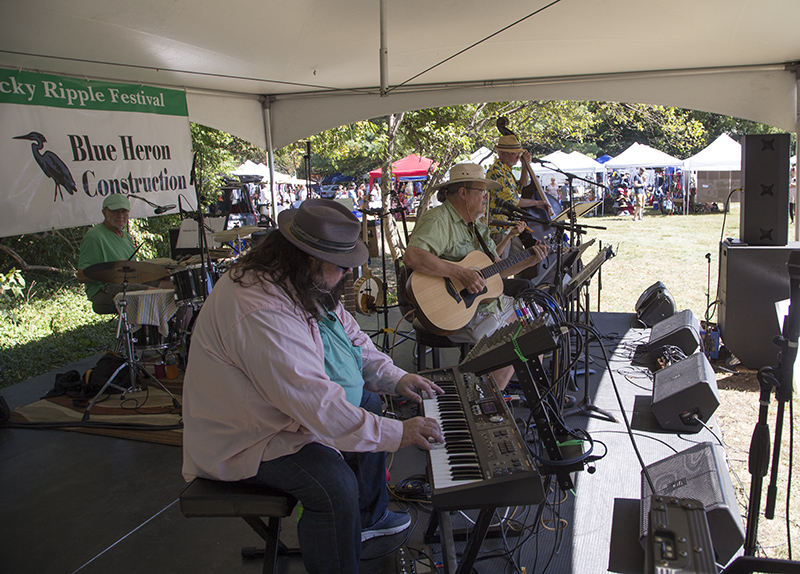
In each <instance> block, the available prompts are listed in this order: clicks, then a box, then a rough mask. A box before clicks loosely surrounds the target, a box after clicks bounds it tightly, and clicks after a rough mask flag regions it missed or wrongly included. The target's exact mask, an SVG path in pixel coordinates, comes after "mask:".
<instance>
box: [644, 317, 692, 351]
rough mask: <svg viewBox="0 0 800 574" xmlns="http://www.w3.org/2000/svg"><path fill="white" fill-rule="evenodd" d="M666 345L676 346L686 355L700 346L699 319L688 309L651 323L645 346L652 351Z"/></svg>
mask: <svg viewBox="0 0 800 574" xmlns="http://www.w3.org/2000/svg"><path fill="white" fill-rule="evenodd" d="M666 346H672V347H678V348H680V350H681V351H683V354H684V355H687V356H688V355H691V354H692V353H694V352H695V351H696V350H697V349H698V348H699V347H700V321H698V320H697V319H696V318H695V316H694V314H693V313H692V312H691V311H690V310H689V309H684V310H683V311H678V312H677V313H675V314H674V315H672V316H671V317H667V318H666V319H664V320H663V321H661V322H659V323H656V324H655V325H653V328H652V329H651V330H650V340H649V341H648V342H647V348H648V349H650V351H651V352H652V351H657V350H658V349H660V348H662V347H666Z"/></svg>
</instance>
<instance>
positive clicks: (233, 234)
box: [211, 225, 263, 242]
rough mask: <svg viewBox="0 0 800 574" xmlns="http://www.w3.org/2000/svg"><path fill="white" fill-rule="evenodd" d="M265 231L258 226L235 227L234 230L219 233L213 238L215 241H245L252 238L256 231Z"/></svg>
mask: <svg viewBox="0 0 800 574" xmlns="http://www.w3.org/2000/svg"><path fill="white" fill-rule="evenodd" d="M261 229H263V228H262V227H259V226H258V225H245V226H243V227H234V228H233V229H226V230H225V231H217V232H216V233H215V234H213V235H212V236H211V237H213V238H214V241H220V242H224V241H234V240H235V239H236V238H237V237H238V238H241V239H244V238H246V237H250V234H251V233H253V232H254V231H260V230H261Z"/></svg>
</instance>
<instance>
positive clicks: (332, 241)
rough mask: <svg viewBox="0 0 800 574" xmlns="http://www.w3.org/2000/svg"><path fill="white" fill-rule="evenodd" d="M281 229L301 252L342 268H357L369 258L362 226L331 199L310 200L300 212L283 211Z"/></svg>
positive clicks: (279, 227)
mask: <svg viewBox="0 0 800 574" xmlns="http://www.w3.org/2000/svg"><path fill="white" fill-rule="evenodd" d="M278 229H280V231H281V234H283V236H284V237H285V238H286V239H287V240H288V241H289V242H290V243H292V244H293V245H294V246H296V247H297V248H298V249H300V250H302V251H304V252H306V253H308V254H309V255H312V256H314V257H316V258H317V259H321V260H322V261H327V262H328V263H332V264H334V265H338V266H339V267H358V266H359V265H363V264H364V262H366V260H367V258H368V257H369V252H368V251H367V246H366V245H365V244H364V242H363V241H362V240H361V239H360V238H359V235H360V233H361V223H360V222H359V221H358V219H357V218H356V216H355V215H353V214H352V213H351V212H350V211H349V210H348V209H347V208H346V207H344V206H343V205H341V204H339V203H337V202H335V201H331V200H330V199H307V200H306V201H304V202H303V203H301V204H300V208H299V209H286V210H284V211H281V212H280V213H279V214H278Z"/></svg>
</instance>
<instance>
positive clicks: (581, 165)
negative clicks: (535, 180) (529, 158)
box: [533, 150, 604, 176]
mask: <svg viewBox="0 0 800 574" xmlns="http://www.w3.org/2000/svg"><path fill="white" fill-rule="evenodd" d="M541 159H543V160H546V161H545V162H544V163H534V164H533V171H534V173H536V175H539V176H550V175H551V174H552V175H557V173H558V172H556V171H555V170H553V169H551V168H552V166H553V165H554V166H555V167H557V168H558V169H560V170H561V171H565V172H567V173H582V174H585V173H600V172H602V171H604V168H603V164H602V163H600V162H597V161H595V160H593V159H592V158H590V157H589V156H587V155H584V154H582V153H581V152H579V151H573V152H570V153H564V152H563V151H561V150H558V151H554V152H553V153H551V154H549V155H547V156H545V157H543V158H541Z"/></svg>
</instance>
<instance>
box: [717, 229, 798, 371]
mask: <svg viewBox="0 0 800 574" xmlns="http://www.w3.org/2000/svg"><path fill="white" fill-rule="evenodd" d="M795 250H800V243H799V242H795V241H792V242H790V243H788V244H787V245H784V246H775V247H769V246H765V247H758V246H750V245H743V244H741V243H738V242H735V241H731V240H725V241H723V242H722V243H721V244H720V253H719V331H720V337H721V338H722V342H723V343H724V344H725V348H726V349H728V350H729V351H730V352H731V353H733V354H734V355H735V356H736V358H737V359H739V360H740V361H741V362H742V364H743V365H744V366H745V367H747V368H748V369H754V370H758V369H760V368H761V367H766V366H774V365H777V364H778V347H776V346H775V345H774V344H773V342H772V340H773V339H774V338H775V337H776V336H778V335H780V334H781V328H782V327H783V325H782V324H781V323H778V317H777V315H776V313H775V302H776V301H783V300H784V299H788V298H789V272H788V270H787V268H786V263H787V262H788V261H789V254H790V253H791V252H792V251H795Z"/></svg>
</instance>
